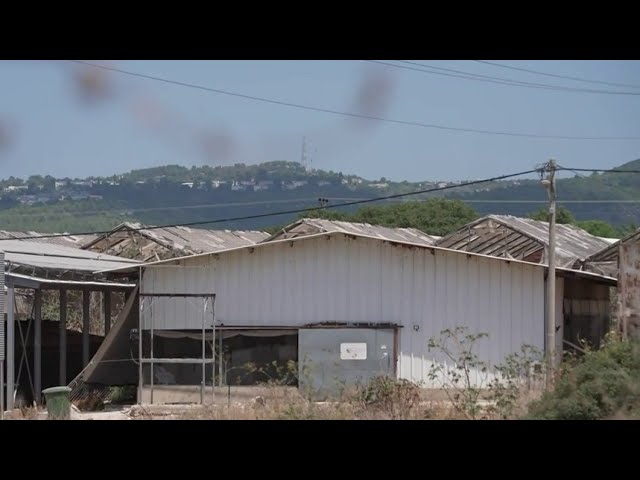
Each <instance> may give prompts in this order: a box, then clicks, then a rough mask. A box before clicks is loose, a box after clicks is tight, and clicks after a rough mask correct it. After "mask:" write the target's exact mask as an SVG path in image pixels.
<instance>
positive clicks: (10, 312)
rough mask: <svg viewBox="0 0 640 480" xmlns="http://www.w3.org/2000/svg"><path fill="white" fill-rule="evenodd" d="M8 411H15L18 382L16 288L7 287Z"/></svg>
mask: <svg viewBox="0 0 640 480" xmlns="http://www.w3.org/2000/svg"><path fill="white" fill-rule="evenodd" d="M7 287H8V288H7V410H13V399H14V390H15V386H14V385H15V380H16V350H15V347H16V323H15V313H14V312H15V307H14V305H15V288H14V287H13V285H7Z"/></svg>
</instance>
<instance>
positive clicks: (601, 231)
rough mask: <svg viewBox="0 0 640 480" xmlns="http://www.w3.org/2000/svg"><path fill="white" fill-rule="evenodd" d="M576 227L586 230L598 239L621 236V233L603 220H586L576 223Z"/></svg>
mask: <svg viewBox="0 0 640 480" xmlns="http://www.w3.org/2000/svg"><path fill="white" fill-rule="evenodd" d="M576 226H577V227H580V228H581V229H583V230H586V231H587V232H589V233H590V234H591V235H595V236H596V237H605V238H617V237H618V235H619V232H618V230H617V229H616V228H615V227H613V226H612V225H609V224H608V223H607V222H604V221H602V220H585V221H582V222H576Z"/></svg>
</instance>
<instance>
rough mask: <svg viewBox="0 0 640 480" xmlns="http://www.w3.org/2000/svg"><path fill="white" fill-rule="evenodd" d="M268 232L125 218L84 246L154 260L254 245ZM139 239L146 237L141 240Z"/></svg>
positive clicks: (138, 258)
mask: <svg viewBox="0 0 640 480" xmlns="http://www.w3.org/2000/svg"><path fill="white" fill-rule="evenodd" d="M268 236H269V234H268V233H265V232H259V231H242V230H237V231H231V230H205V229H199V228H188V227H162V228H149V226H145V225H142V224H139V223H129V222H127V223H123V224H121V225H119V226H117V227H116V228H114V229H113V230H112V231H111V232H109V233H107V234H103V235H101V236H99V237H97V238H96V239H95V240H93V241H92V242H90V243H88V244H86V245H85V247H84V248H86V249H88V250H92V251H100V252H105V253H109V254H112V255H117V256H121V255H122V256H129V257H130V258H135V259H137V260H142V261H147V260H157V259H158V258H162V257H166V256H167V254H173V253H174V252H177V253H179V254H180V255H189V254H198V253H207V252H216V251H218V250H224V249H227V248H235V247H242V246H245V245H253V244H255V243H258V242H260V241H262V240H264V239H266V238H267V237H268ZM141 239H146V240H147V241H146V242H141V241H140V240H141Z"/></svg>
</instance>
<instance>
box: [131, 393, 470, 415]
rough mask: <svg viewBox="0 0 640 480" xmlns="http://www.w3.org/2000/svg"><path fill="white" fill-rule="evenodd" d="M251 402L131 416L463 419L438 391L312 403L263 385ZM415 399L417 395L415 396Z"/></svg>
mask: <svg viewBox="0 0 640 480" xmlns="http://www.w3.org/2000/svg"><path fill="white" fill-rule="evenodd" d="M256 393H257V394H258V395H257V396H256V397H254V398H253V399H252V400H250V401H245V402H232V403H229V404H218V405H213V406H212V405H205V406H201V405H192V406H186V405H184V406H182V407H177V406H171V407H170V406H166V407H164V408H163V407H161V406H159V405H158V406H137V407H134V408H132V411H131V413H130V416H131V418H134V419H141V420H160V419H163V420H393V419H406V420H440V419H458V418H462V417H461V415H459V414H458V413H457V412H456V411H455V409H454V408H453V407H452V406H451V405H450V404H449V403H448V402H446V401H442V400H440V398H439V397H441V395H439V393H438V392H435V393H436V394H435V395H434V394H433V393H434V392H431V394H429V393H428V392H427V393H425V392H423V391H421V392H419V393H420V395H419V397H418V398H415V399H414V400H415V401H412V402H404V401H403V400H402V398H400V399H398V398H394V399H392V400H390V401H384V402H375V401H373V402H364V401H363V400H362V397H361V396H358V395H357V393H358V392H356V391H350V392H345V393H344V394H343V396H342V398H341V399H340V400H339V401H328V402H312V401H309V400H307V399H306V398H305V397H304V396H303V395H302V394H301V393H300V392H299V391H298V390H295V389H294V390H292V389H282V388H277V387H263V388H261V389H259V390H258V391H257V392H256ZM412 398H413V397H412Z"/></svg>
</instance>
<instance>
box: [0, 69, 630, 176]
mask: <svg viewBox="0 0 640 480" xmlns="http://www.w3.org/2000/svg"><path fill="white" fill-rule="evenodd" d="M87 62H89V63H93V64H97V65H102V66H104V67H107V68H111V69H117V70H123V71H127V72H130V73H135V74H139V75H142V76H146V77H156V78H160V79H168V80H170V81H173V82H177V83H174V84H170V83H167V82H163V81H158V80H153V79H151V78H144V77H135V76H133V75H130V74H123V73H121V72H116V71H112V70H111V71H110V70H104V69H97V68H94V67H89V66H87V65H81V64H77V63H72V62H69V61H64V62H62V61H61V62H49V61H43V62H34V61H28V62H17V61H1V62H0V87H2V88H3V89H4V91H5V92H7V94H6V95H3V96H2V100H0V168H1V170H0V171H2V175H1V176H2V178H7V177H9V176H11V175H13V176H21V177H26V176H28V175H31V174H42V175H46V174H51V175H53V176H56V177H65V176H68V177H72V178H76V177H85V176H89V175H96V176H97V175H100V176H107V175H113V174H116V173H123V172H126V171H129V170H131V169H135V168H146V167H152V166H160V165H167V164H180V165H186V166H191V165H211V166H216V165H232V164H234V163H246V164H255V163H260V162H265V161H272V160H292V161H299V160H300V158H301V144H302V137H303V136H305V137H306V138H307V141H308V144H309V145H310V148H309V150H308V154H309V157H310V158H311V166H312V167H313V168H321V169H325V170H334V171H342V172H343V173H353V174H357V175H360V176H363V177H365V178H369V179H378V178H380V177H386V178H388V179H390V180H396V181H397V180H410V181H422V180H444V181H446V180H473V179H479V178H487V177H489V176H493V175H498V174H500V173H501V172H505V171H514V170H525V169H527V168H530V166H531V165H535V164H539V163H541V162H544V161H546V160H547V159H548V158H555V159H557V161H558V162H560V163H563V164H573V165H580V166H581V167H584V168H612V167H615V166H618V165H621V164H623V163H625V162H628V161H631V160H635V159H637V158H640V153H639V152H640V129H638V127H637V126H638V124H639V123H638V119H639V118H640V98H636V97H637V96H639V95H638V94H640V90H638V89H637V88H636V86H640V62H637V61H526V62H525V61H503V60H496V61H482V62H480V61H436V60H409V61H404V60H391V61H386V60H385V61H384V62H385V63H393V64H394V65H395V66H389V65H384V64H375V63H372V62H363V61H357V60H354V61H110V62H102V61H97V60H90V61H87ZM409 62H411V63H409ZM483 62H485V63H483ZM489 62H490V63H489ZM498 64H499V65H498ZM400 65H402V66H403V67H408V68H398V66H400ZM503 66H507V67H510V68H504V67H503ZM414 70H418V71H414ZM420 70H424V71H420ZM427 70H428V71H429V72H431V73H425V72H426V71H427ZM434 72H435V73H437V74H434ZM545 74H546V75H547V76H543V75H545ZM586 82H589V83H586ZM181 84H182V85H181ZM186 85H195V86H201V87H204V88H211V89H215V90H220V91H223V92H231V93H236V94H240V95H241V96H240V97H239V96H237V95H236V96H234V95H229V94H226V93H219V92H218V93H216V92H211V91H206V90H204V89H199V88H193V87H188V86H186ZM550 86H551V87H550ZM600 91H601V92H609V91H610V92H623V93H624V92H626V93H627V94H599V93H593V92H600ZM9 92H10V93H9ZM242 96H244V97H242ZM246 97H251V98H246ZM255 99H260V100H255ZM265 100H266V101H265ZM300 106H302V107H305V108H300ZM306 107H311V108H306ZM616 139H617V140H616Z"/></svg>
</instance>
